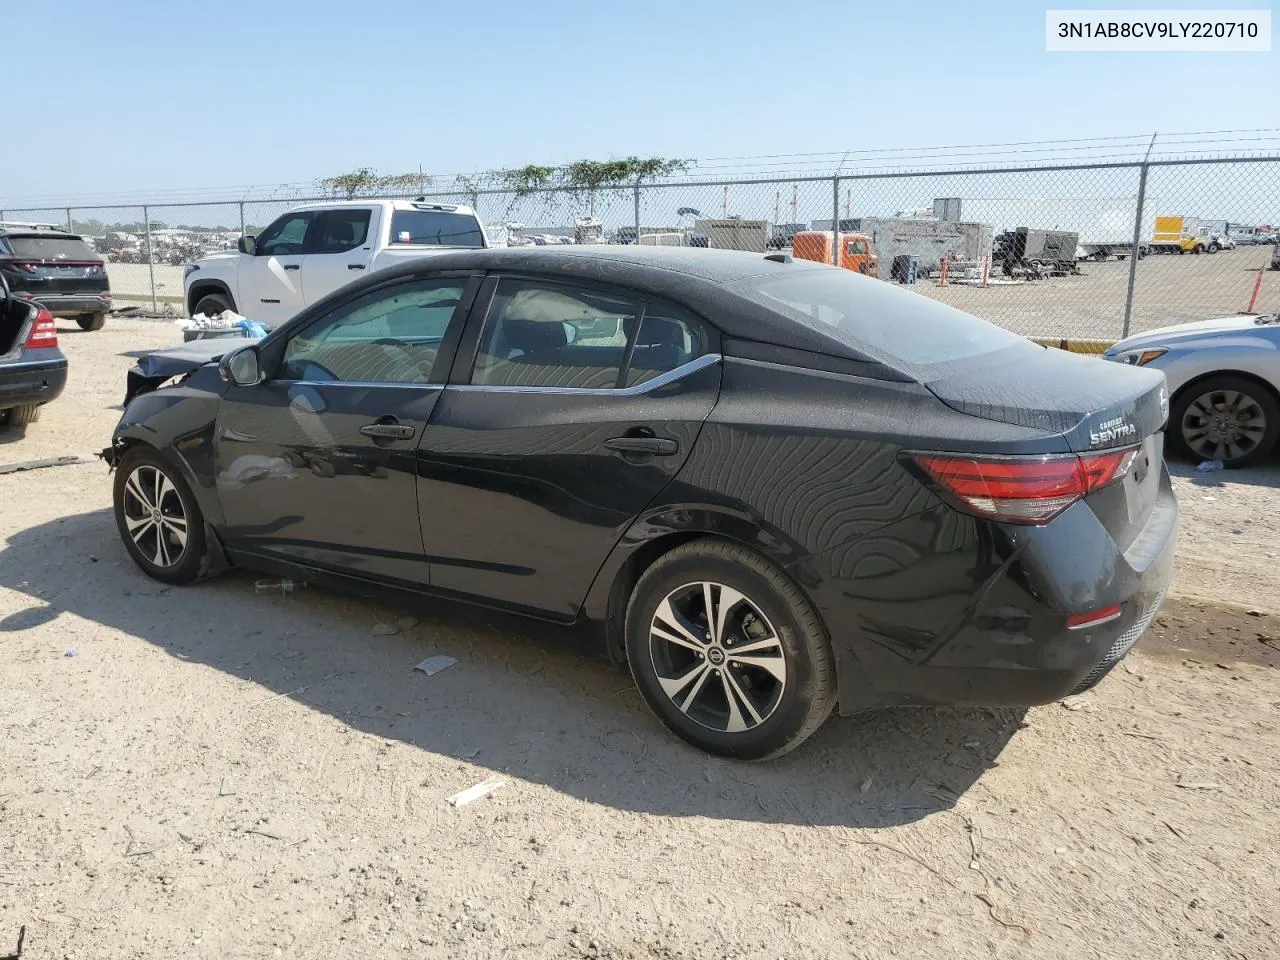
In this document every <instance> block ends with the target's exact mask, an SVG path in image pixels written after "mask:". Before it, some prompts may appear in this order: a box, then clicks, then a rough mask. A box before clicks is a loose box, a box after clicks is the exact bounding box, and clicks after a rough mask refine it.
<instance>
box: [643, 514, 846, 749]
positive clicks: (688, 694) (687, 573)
mask: <svg viewBox="0 0 1280 960" xmlns="http://www.w3.org/2000/svg"><path fill="white" fill-rule="evenodd" d="M706 582H711V583H714V584H718V585H721V588H719V589H716V588H710V589H711V590H712V593H713V595H714V596H715V597H716V598H721V597H723V592H724V588H729V589H732V590H734V591H737V592H738V593H739V594H740V595H741V597H742V599H741V601H739V602H738V603H737V604H736V605H734V606H733V607H731V608H730V609H729V611H728V614H727V616H726V617H725V619H726V620H727V621H729V622H727V624H726V630H725V635H726V638H728V639H726V642H725V645H724V647H723V648H721V647H719V645H718V644H714V643H711V642H709V641H708V642H707V643H706V644H705V645H704V646H702V647H700V648H698V649H701V650H705V651H706V653H705V656H704V655H702V654H698V653H694V652H692V647H691V645H690V644H689V643H688V642H687V641H685V640H680V641H679V642H678V643H676V644H672V643H668V642H666V641H664V640H662V639H660V638H657V637H656V636H655V635H653V634H652V633H651V629H652V625H653V621H654V617H655V615H656V614H657V612H658V609H659V606H660V605H662V604H663V603H664V601H667V602H670V601H669V599H668V598H669V595H673V594H675V593H679V592H680V591H684V590H687V591H690V592H689V594H688V596H689V597H690V598H691V600H692V601H693V602H695V603H696V602H698V600H699V599H700V593H699V591H700V590H701V584H703V583H706ZM729 602H731V603H732V602H733V601H729ZM672 605H673V606H674V603H673V604H672ZM743 607H750V608H752V609H751V610H750V611H746V612H742V608H743ZM702 609H703V611H704V615H703V618H702V620H699V619H697V617H696V616H695V617H690V618H687V619H686V618H685V616H684V615H683V614H682V615H681V621H682V623H683V624H684V625H685V627H686V629H688V630H693V631H696V630H699V629H702V630H704V631H707V632H706V633H705V635H706V636H710V632H709V629H710V628H707V627H706V626H705V620H706V617H705V610H706V606H705V605H704V606H703V607H702ZM756 612H758V613H759V614H760V616H759V617H756V616H755V614H756ZM748 618H749V619H748ZM664 623H665V621H664ZM762 623H763V625H761V624H762ZM753 629H754V630H756V631H757V633H755V634H753V633H752V632H751V630H753ZM671 632H672V633H674V632H675V631H671ZM681 632H682V633H684V631H681ZM684 636H686V637H688V636H694V634H692V633H684ZM761 636H763V637H765V639H763V640H762V639H759V638H760V637H761ZM772 638H776V640H777V643H776V644H768V640H769V639H772ZM695 639H696V636H695ZM730 640H732V641H733V642H736V643H737V645H738V646H744V644H749V643H752V642H754V643H757V644H759V643H765V644H767V646H768V653H767V656H766V655H764V651H761V654H762V655H761V656H757V657H755V658H753V659H754V660H756V661H757V662H764V661H765V660H767V661H768V663H769V664H770V667H769V668H768V669H765V668H761V667H755V666H745V665H744V664H741V663H735V661H734V660H733V653H734V647H733V646H731V645H730ZM699 642H701V641H699ZM626 649H627V662H628V663H629V664H630V666H631V674H632V676H633V677H634V679H635V682H636V686H637V687H638V688H639V690H640V694H641V696H642V697H643V698H644V701H645V703H646V704H647V705H648V707H649V709H650V710H652V711H653V713H654V715H655V716H657V718H658V719H659V720H661V721H662V723H663V724H665V725H666V727H667V728H668V729H669V730H671V731H672V732H673V733H674V734H676V736H678V737H680V738H681V739H682V740H685V741H686V742H688V743H690V744H692V745H694V746H696V747H699V748H701V749H703V750H706V751H708V752H709V753H715V754H720V755H722V756H727V757H733V758H736V759H739V760H768V759H771V758H773V757H778V756H781V755H782V754H784V753H787V752H788V751H790V750H794V749H795V748H796V747H798V746H799V745H800V744H801V743H803V742H804V741H805V740H806V739H807V738H808V737H809V736H810V735H811V734H812V733H813V732H814V731H815V730H817V729H818V728H819V727H820V726H822V724H823V723H824V722H825V721H826V719H827V717H829V716H830V715H831V711H832V709H833V708H834V707H835V703H836V675H835V664H834V660H833V657H832V654H831V644H830V642H829V641H828V639H827V632H826V629H825V627H824V626H823V624H822V621H821V619H820V618H819V617H818V614H817V611H815V610H814V608H813V605H812V604H811V603H810V602H809V600H808V598H806V597H805V595H804V594H803V593H802V592H801V591H800V589H799V587H797V586H796V585H795V584H794V583H793V582H792V581H791V580H790V579H789V578H788V577H787V576H786V574H784V573H783V572H782V571H781V570H779V569H778V568H777V567H775V566H774V565H773V564H772V563H770V562H769V561H768V560H766V559H764V558H763V557H761V556H760V555H759V554H756V553H754V552H752V551H751V550H748V549H747V548H746V547H743V546H740V545H738V544H734V543H729V542H726V541H722V540H713V539H702V540H694V541H691V542H690V543H686V544H683V545H681V546H679V547H677V548H675V549H674V550H672V551H671V552H670V553H667V554H664V555H663V556H662V557H661V558H659V559H658V561H657V562H655V563H654V564H653V565H652V566H651V567H649V569H647V570H646V571H645V572H644V574H643V575H642V576H641V577H640V580H639V582H637V583H636V586H635V589H634V590H632V592H631V598H630V601H629V602H628V604H627V616H626ZM726 651H727V652H726ZM671 652H674V654H676V655H679V656H681V657H682V658H683V661H684V662H683V664H675V663H672V662H670V660H669V659H668V653H671ZM717 657H718V658H719V659H717ZM658 661H661V662H662V663H663V667H664V670H666V671H667V673H668V674H674V675H675V679H676V680H679V679H682V678H683V677H685V676H692V674H691V673H686V672H685V671H686V670H692V671H704V672H705V674H706V676H705V678H704V677H701V676H700V677H699V678H698V679H694V680H691V681H689V683H688V685H687V686H685V687H681V688H678V689H676V690H674V691H673V693H672V694H671V695H668V693H667V692H666V691H665V690H664V689H663V686H662V678H661V677H660V676H659V672H658V670H659V668H658V666H657V665H656V663H657V662H658ZM713 665H715V666H713ZM716 667H723V673H724V675H725V676H724V677H723V678H722V677H721V670H720V669H716ZM778 670H781V671H782V673H783V674H784V676H783V677H782V678H778V677H776V676H775V671H778ZM708 680H709V681H710V683H709V684H707V685H706V686H705V687H704V686H703V683H704V682H705V681H708ZM668 683H669V684H670V683H672V680H668ZM717 683H718V684H719V685H716V684H717ZM731 686H732V688H733V689H734V690H737V691H739V693H740V694H741V698H738V697H734V695H733V694H732V693H730V688H731ZM743 691H752V693H753V694H755V696H752V697H751V698H749V699H748V698H747V695H746V693H744V692H743ZM681 695H685V696H684V703H683V704H682V705H677V702H676V700H675V699H674V698H675V697H678V696H681ZM731 698H732V700H733V703H732V704H731V703H730V700H731ZM758 698H759V699H758ZM694 701H697V702H696V703H694ZM718 704H723V706H719V707H718V706H717V705H718ZM762 704H763V706H764V707H765V708H766V710H767V712H763V713H762V712H760V709H759V708H760V707H761V705H762ZM744 708H745V709H744ZM686 711H689V712H686ZM734 713H736V714H737V717H738V720H739V721H740V725H741V723H742V722H745V721H747V720H751V723H749V724H747V725H746V726H745V727H744V728H743V729H740V730H736V731H732V732H731V730H730V728H731V727H732V726H733V725H734V722H733V717H734ZM695 714H696V715H698V716H701V717H702V719H697V717H696V716H695ZM718 714H723V715H724V716H723V721H721V720H717V719H716V717H717V715H718ZM721 722H723V729H717V727H719V726H720V725H721ZM713 723H714V724H715V725H714V726H713V725H712V724H713Z"/></svg>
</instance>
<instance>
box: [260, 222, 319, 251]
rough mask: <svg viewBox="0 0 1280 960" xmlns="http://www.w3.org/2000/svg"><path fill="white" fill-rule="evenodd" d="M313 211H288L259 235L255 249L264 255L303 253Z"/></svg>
mask: <svg viewBox="0 0 1280 960" xmlns="http://www.w3.org/2000/svg"><path fill="white" fill-rule="evenodd" d="M312 216H314V214H311V213H286V214H285V215H284V216H283V217H281V218H280V219H279V220H277V221H275V222H274V223H272V224H271V225H270V226H268V227H267V229H265V230H263V231H262V233H260V234H259V235H258V238H257V240H256V241H255V243H254V250H255V251H256V252H257V253H258V254H260V255H261V256H264V257H274V256H283V255H288V254H295V253H302V252H303V245H304V243H305V242H306V239H307V228H308V227H309V226H311V218H312Z"/></svg>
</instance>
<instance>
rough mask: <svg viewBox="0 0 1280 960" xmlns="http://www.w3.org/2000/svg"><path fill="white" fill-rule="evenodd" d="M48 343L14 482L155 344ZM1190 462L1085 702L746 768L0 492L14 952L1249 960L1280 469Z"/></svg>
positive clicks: (8, 902)
mask: <svg viewBox="0 0 1280 960" xmlns="http://www.w3.org/2000/svg"><path fill="white" fill-rule="evenodd" d="M59 336H60V338H61V340H62V345H63V349H64V351H65V352H66V353H67V355H68V356H69V358H70V360H71V364H72V368H71V370H72V375H71V383H70V386H69V387H68V390H67V392H66V394H65V395H64V396H63V397H62V398H60V399H59V400H58V401H57V402H56V403H55V404H53V405H52V406H50V407H48V408H46V410H45V413H44V416H43V418H42V419H41V420H40V421H39V422H38V423H36V424H34V425H33V426H31V427H30V428H28V430H27V432H26V434H25V435H24V436H21V437H19V436H17V435H16V434H15V432H14V431H12V430H9V429H6V428H0V464H4V463H12V462H16V461H23V460H30V459H35V458H40V457H48V456H57V455H63V454H73V453H81V452H91V451H94V450H97V449H100V448H101V447H102V446H104V445H105V444H106V442H107V439H108V437H109V433H110V430H111V426H112V424H113V423H114V421H115V419H116V417H117V416H118V413H119V407H118V404H119V400H120V398H121V396H122V393H123V388H124V374H125V371H126V369H127V368H128V366H129V365H130V364H131V363H132V357H131V354H132V353H133V352H136V351H138V350H142V349H147V348H155V347H158V346H162V345H166V344H171V343H175V342H177V341H178V340H179V339H180V337H179V335H178V334H177V332H176V331H175V330H174V328H173V327H172V326H169V325H166V324H162V323H157V322H146V321H137V320H132V321H131V320H111V321H108V325H107V327H106V329H104V330H103V331H101V332H98V333H90V334H84V333H80V332H79V331H78V330H76V329H75V328H73V327H69V326H68V325H66V324H60V326H59ZM1178 473H1179V476H1178V478H1177V479H1176V481H1175V482H1176V484H1177V487H1178V492H1179V495H1180V499H1181V502H1182V507H1183V518H1184V519H1183V529H1182V533H1181V539H1180V543H1179V558H1178V574H1177V580H1176V583H1175V590H1174V595H1173V597H1172V598H1171V599H1170V600H1169V601H1168V602H1167V604H1166V606H1165V608H1164V610H1163V611H1162V612H1161V614H1160V615H1159V617H1158V619H1157V621H1156V623H1155V625H1154V626H1153V628H1152V629H1151V630H1150V631H1149V632H1148V634H1147V635H1146V637H1145V638H1144V639H1143V641H1142V643H1141V645H1140V648H1139V650H1138V651H1137V652H1136V653H1134V654H1133V655H1131V656H1130V657H1128V658H1127V659H1126V660H1125V661H1123V662H1122V664H1121V665H1120V667H1118V668H1117V669H1116V670H1115V671H1114V672H1113V673H1112V674H1111V675H1110V676H1109V677H1108V678H1107V679H1106V680H1104V681H1103V682H1102V684H1100V685H1099V686H1098V687H1097V688H1096V689H1095V690H1093V691H1091V692H1090V693H1088V694H1086V695H1085V696H1084V697H1082V698H1078V699H1075V700H1072V701H1069V702H1068V703H1067V704H1065V705H1063V704H1053V705H1050V706H1045V707H1039V708H1036V709H1032V710H1029V711H1015V710H963V711H961V710H936V711H935V710H905V709H904V710H886V711H882V712H879V713H875V714H871V715H868V716H863V717H858V718H852V719H835V720H833V721H832V722H830V723H828V725H827V726H826V727H824V728H823V729H822V730H821V731H819V733H818V734H817V735H816V736H815V737H814V738H813V740H812V741H811V742H810V743H808V744H807V745H805V746H804V747H802V748H801V749H800V750H798V751H796V752H795V753H794V754H791V755H789V756H788V757H786V758H784V759H782V760H781V761H777V762H774V763H770V764H758V765H744V764H736V763H729V762H725V761H721V760H717V759H713V758H710V757H708V756H706V755H704V754H701V753H699V752H697V751H695V750H693V749H691V748H688V747H686V746H684V745H683V744H681V743H679V742H677V741H675V740H673V739H672V738H671V737H670V736H668V735H667V734H666V733H665V732H664V731H663V730H662V729H660V728H659V727H658V725H657V724H656V722H654V721H653V720H652V719H651V718H650V716H649V714H648V713H647V711H646V710H645V709H644V707H643V706H642V704H641V703H640V701H639V699H638V696H637V694H636V693H635V692H634V691H633V689H632V687H631V685H630V683H629V681H628V680H627V678H626V677H624V676H622V675H620V674H619V673H617V672H615V671H614V670H613V669H612V668H610V667H609V666H607V665H605V664H603V663H601V662H599V661H597V660H595V659H592V658H590V657H588V656H586V655H584V652H583V651H581V650H577V649H574V648H571V647H569V646H567V645H566V644H563V643H552V644H546V643H535V642H534V641H532V640H530V639H529V638H526V637H522V636H516V635H513V634H511V633H508V632H503V631H500V630H498V629H495V628H494V627H491V626H486V625H484V624H481V623H478V622H462V621H457V620H446V619H441V618H439V617H438V616H433V615H432V614H431V613H430V611H426V610H423V611H411V610H404V609H391V608H386V607H382V606H379V605H377V604H373V603H369V602H365V601H362V600H354V599H349V598H346V597H342V596H337V595H332V594H327V593H323V592H321V591H302V592H300V593H298V594H296V595H294V596H292V597H280V596H275V597H271V596H260V595H257V594H255V592H254V589H253V580H252V578H251V577H249V576H247V575H228V576H224V577H222V578H219V579H217V580H214V581H212V582H209V583H206V584H203V585H199V586H196V587H192V588H186V589H181V588H175V589H170V588H166V587H163V586H161V585H159V584H157V583H155V582H154V581H151V580H148V579H147V578H146V577H144V576H143V575H142V574H141V573H140V572H139V571H138V570H137V569H136V568H135V567H134V566H133V564H132V563H131V562H130V561H129V560H128V559H127V557H126V555H125V553H124V550H123V548H122V547H121V546H120V544H119V542H118V540H117V537H116V534H115V531H114V527H113V523H112V520H111V516H110V511H109V505H110V494H109V480H108V476H107V472H106V468H105V467H104V466H102V465H101V464H89V465H76V466H66V467H58V468H53V469H44V470H37V471H30V472H21V473H13V474H7V475H2V474H0V498H2V500H3V503H4V504H5V506H4V508H3V509H0V691H3V696H0V957H7V956H8V955H9V954H11V953H13V952H14V951H15V950H16V948H17V944H18V940H19V936H20V935H21V936H23V937H24V942H23V947H22V954H21V955H22V957H23V958H24V960H25V958H31V960H46V958H76V960H97V958H101V957H113V958H142V957H146V958H151V957H184V958H185V957H210V958H215V957H216V958H219V960H224V958H262V957H273V956H283V957H299V958H307V960H314V958H339V957H341V958H363V957H368V958H373V957H378V958H383V957H386V956H415V957H464V958H469V957H476V958H479V957H493V956H507V955H510V956H522V957H539V958H541V957H548V958H580V957H587V958H596V957H612V958H674V957H682V958H703V957H707V958H713V957H716V958H718V957H734V958H740V957H743V958H745V957H750V958H761V960H763V958H778V957H787V958H791V957H795V958H805V960H811V958H825V957H831V958H849V957H856V958H863V960H871V958H889V957H902V958H913V960H914V958H939V960H943V958H945V960H955V958H969V957H975V958H976V957H982V958H988V957H1010V958H1021V957H1034V958H1059V957H1060V958H1070V960H1079V958H1083V957H1088V958H1094V957H1107V958H1110V957H1116V958H1121V957H1124V958H1161V960H1171V958H1182V957H1195V958H1219V957H1220V958H1256V960H1264V958H1273V957H1275V956H1276V955H1277V948H1276V943H1277V939H1280V930H1278V929H1277V927H1278V926H1280V901H1277V899H1276V896H1275V884H1276V876H1277V875H1278V872H1280V871H1278V868H1280V827H1277V820H1276V815H1275V814H1276V810H1277V809H1278V808H1280V563H1277V553H1280V510H1277V509H1276V508H1277V498H1278V496H1280V495H1278V494H1277V489H1276V488H1277V486H1278V485H1280V469H1278V465H1277V464H1271V465H1269V466H1268V467H1266V468H1263V469H1259V470H1251V471H1238V472H1232V473H1217V474H1197V473H1195V472H1194V471H1192V470H1190V469H1188V468H1186V467H1180V468H1178ZM404 617H418V618H419V620H418V622H417V623H416V624H411V623H410V622H409V621H405V623H404V624H403V625H402V627H401V628H400V630H399V632H398V633H397V634H395V635H393V636H376V635H374V634H373V633H372V632H371V630H372V628H373V627H374V625H375V624H381V623H389V622H393V621H395V620H396V619H398V618H404ZM437 653H441V654H448V655H450V656H453V657H456V658H457V659H458V663H457V664H456V665H455V666H453V667H451V668H449V669H448V670H445V671H444V672H442V673H439V674H436V675H435V676H431V677H427V676H425V675H424V674H422V673H419V672H414V671H413V670H412V667H413V665H414V664H416V663H418V662H419V661H420V660H422V659H423V658H424V657H426V656H428V655H432V654H437ZM490 777H498V778H500V779H501V780H502V781H503V782H504V786H503V787H502V788H501V789H499V790H498V791H497V792H495V793H493V794H491V795H490V796H488V797H486V798H484V799H482V800H478V801H476V802H475V803H472V804H470V805H468V806H464V807H460V808H455V807H453V806H450V805H449V804H448V802H447V801H446V798H447V797H449V796H451V795H452V794H454V793H456V792H457V791H459V790H462V789H464V788H466V787H469V786H471V785H473V784H477V783H480V782H481V781H483V780H486V779H488V778H490ZM20 932H21V934H20Z"/></svg>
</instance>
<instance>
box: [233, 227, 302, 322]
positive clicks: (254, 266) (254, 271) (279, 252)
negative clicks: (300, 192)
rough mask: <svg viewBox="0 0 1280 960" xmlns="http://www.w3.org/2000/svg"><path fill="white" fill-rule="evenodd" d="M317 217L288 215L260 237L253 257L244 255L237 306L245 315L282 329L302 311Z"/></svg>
mask: <svg viewBox="0 0 1280 960" xmlns="http://www.w3.org/2000/svg"><path fill="white" fill-rule="evenodd" d="M314 216H315V214H314V213H311V212H310V211H305V210H304V211H299V212H297V213H286V214H285V215H284V216H282V217H279V218H277V219H276V220H274V221H273V222H272V223H271V224H270V225H269V226H268V227H267V228H266V229H265V230H263V231H262V233H260V234H258V236H257V237H256V238H255V240H254V252H253V255H252V256H250V255H248V254H241V255H240V264H239V270H238V273H237V276H236V290H237V293H238V296H237V297H236V305H237V306H238V307H239V308H240V313H241V314H242V315H244V316H246V317H248V318H249V319H251V320H257V321H259V322H261V323H265V324H266V325H267V326H270V327H278V326H279V325H280V324H282V323H284V322H285V321H286V320H288V319H289V318H290V317H292V316H293V315H294V314H295V313H297V312H298V311H299V310H301V309H302V307H303V299H302V265H303V263H305V262H306V256H305V254H304V247H305V243H306V239H307V230H308V229H310V227H311V221H312V218H313V217H314Z"/></svg>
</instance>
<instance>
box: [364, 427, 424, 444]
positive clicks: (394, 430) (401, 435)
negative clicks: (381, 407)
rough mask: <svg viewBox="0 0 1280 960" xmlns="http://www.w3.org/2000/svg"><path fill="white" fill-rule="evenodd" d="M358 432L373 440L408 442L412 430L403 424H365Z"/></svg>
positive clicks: (411, 435)
mask: <svg viewBox="0 0 1280 960" xmlns="http://www.w3.org/2000/svg"><path fill="white" fill-rule="evenodd" d="M360 432H361V433H363V434H364V435H365V436H366V437H373V438H374V439H375V440H410V439H412V438H413V434H414V429H413V427H411V426H409V425H407V424H404V423H366V424H365V425H364V426H363V427H361V428H360Z"/></svg>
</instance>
